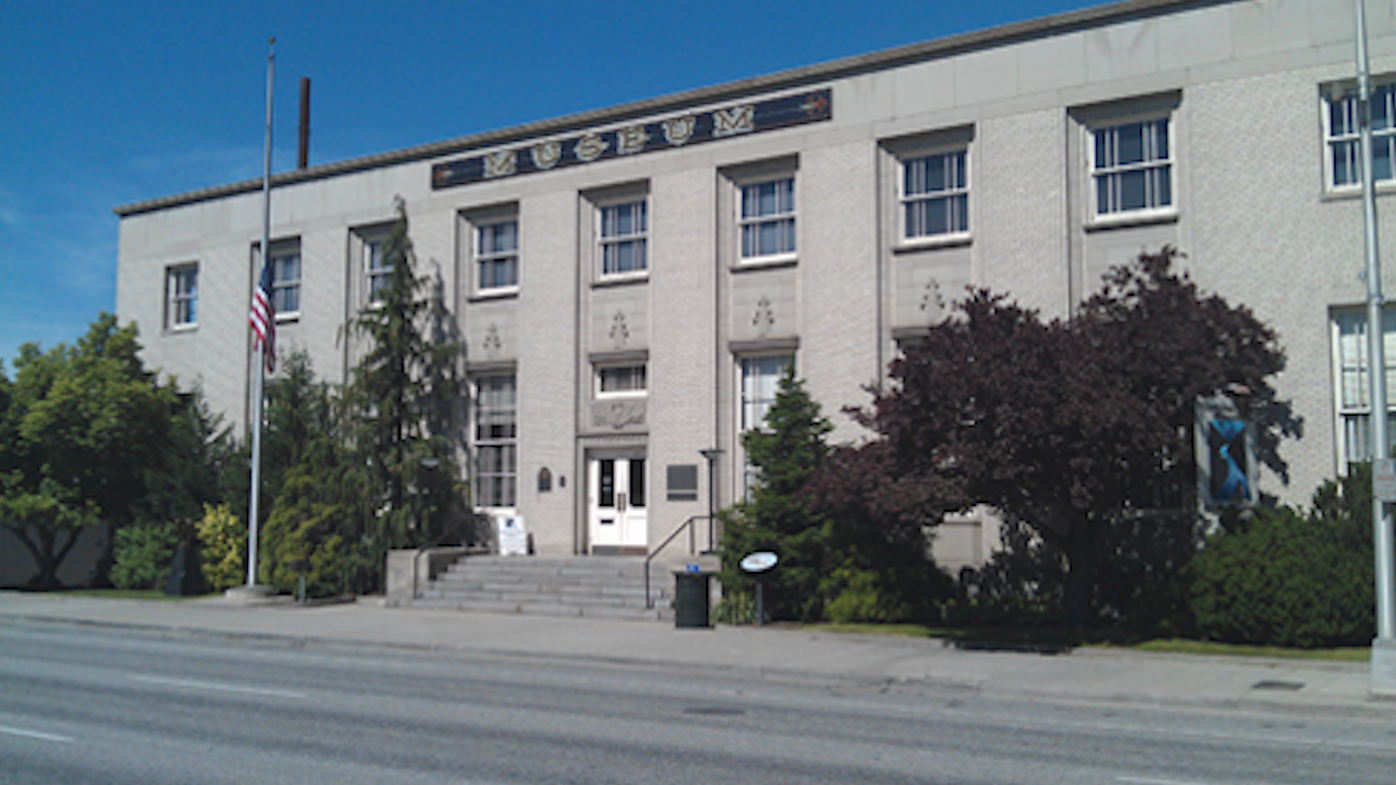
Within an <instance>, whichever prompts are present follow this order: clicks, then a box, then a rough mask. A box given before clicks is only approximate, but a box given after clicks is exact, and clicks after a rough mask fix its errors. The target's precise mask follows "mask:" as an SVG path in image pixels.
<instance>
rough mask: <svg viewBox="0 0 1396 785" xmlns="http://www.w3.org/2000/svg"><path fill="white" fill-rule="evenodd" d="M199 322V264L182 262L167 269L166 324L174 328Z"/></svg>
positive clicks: (181, 327)
mask: <svg viewBox="0 0 1396 785" xmlns="http://www.w3.org/2000/svg"><path fill="white" fill-rule="evenodd" d="M198 323H199V265H198V264H182V265H179V266H177V267H170V268H168V269H167V270H166V271H165V324H166V325H167V326H168V327H169V328H170V329H174V330H179V329H185V328H189V327H193V326H195V325H197V324H198Z"/></svg>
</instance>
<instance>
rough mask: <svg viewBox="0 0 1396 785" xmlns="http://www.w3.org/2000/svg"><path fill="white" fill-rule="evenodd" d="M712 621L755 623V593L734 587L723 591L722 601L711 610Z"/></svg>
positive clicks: (721, 622)
mask: <svg viewBox="0 0 1396 785" xmlns="http://www.w3.org/2000/svg"><path fill="white" fill-rule="evenodd" d="M713 621H716V622H718V623H719V624H755V623H756V597H755V595H753V594H751V593H750V592H746V591H740V590H735V589H733V590H728V591H726V592H724V593H723V595H722V601H721V602H719V603H718V604H717V608H716V610H714V611H713Z"/></svg>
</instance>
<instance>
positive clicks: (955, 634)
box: [804, 624, 1371, 662]
mask: <svg viewBox="0 0 1396 785" xmlns="http://www.w3.org/2000/svg"><path fill="white" fill-rule="evenodd" d="M804 629H810V630H819V631H823V632H843V633H855V634H860V635H901V636H906V637H912V638H939V639H941V640H944V641H946V642H947V643H949V644H952V645H956V646H961V647H964V648H974V649H1003V650H1020V651H1038V652H1043V653H1060V652H1066V651H1070V650H1071V649H1075V648H1080V647H1101V648H1120V649H1128V650H1133V651H1149V652H1166V653H1175V654H1206V655H1225V656H1236V657H1279V658H1292V659H1307V660H1338V661H1342V662H1367V661H1368V660H1369V659H1371V649H1369V648H1368V647H1366V646H1352V647H1340V648H1330V649H1289V648H1284V647H1281V646H1247V645H1242V644H1234V643H1217V642H1214V641H1198V640H1190V639H1187V638H1144V637H1139V636H1128V635H1126V634H1124V633H1120V632H1117V631H1111V630H1069V629H1064V628H1060V627H981V628H969V627H925V626H922V625H919V624H811V625H806V626H805V627H804Z"/></svg>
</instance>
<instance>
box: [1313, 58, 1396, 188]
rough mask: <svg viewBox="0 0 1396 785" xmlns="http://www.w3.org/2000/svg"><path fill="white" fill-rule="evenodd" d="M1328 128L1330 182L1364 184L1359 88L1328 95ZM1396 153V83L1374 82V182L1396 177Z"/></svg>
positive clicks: (1326, 102)
mask: <svg viewBox="0 0 1396 785" xmlns="http://www.w3.org/2000/svg"><path fill="white" fill-rule="evenodd" d="M1324 103H1325V104H1326V107H1327V110H1328V111H1327V112H1325V113H1324V115H1325V116H1324V126H1325V132H1326V134H1327V137H1328V160H1327V162H1326V163H1327V169H1328V185H1329V187H1330V188H1342V187H1344V186H1355V185H1361V184H1362V163H1361V154H1362V150H1361V143H1360V140H1359V138H1358V134H1359V132H1360V130H1361V127H1360V125H1359V119H1360V111H1361V102H1359V101H1358V100H1357V93H1356V91H1355V90H1349V91H1346V92H1343V93H1340V94H1337V93H1336V91H1335V94H1334V95H1330V96H1328V97H1326V98H1325V99H1324ZM1394 157H1396V83H1393V84H1383V85H1373V86H1372V171H1373V173H1374V174H1375V177H1374V178H1373V182H1377V183H1380V182H1382V181H1390V180H1392V179H1396V174H1394V173H1393V171H1392V163H1391V162H1392V159H1393V158H1394Z"/></svg>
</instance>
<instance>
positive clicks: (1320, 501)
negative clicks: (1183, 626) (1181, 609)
mask: <svg viewBox="0 0 1396 785" xmlns="http://www.w3.org/2000/svg"><path fill="white" fill-rule="evenodd" d="M1364 482H1365V478H1364V477H1362V476H1360V475H1359V476H1356V477H1353V478H1349V479H1345V480H1344V481H1343V484H1342V486H1341V487H1337V486H1334V485H1333V484H1331V483H1330V484H1329V485H1327V486H1325V488H1323V489H1320V491H1319V492H1318V493H1317V494H1316V495H1315V508H1314V510H1313V512H1311V513H1310V514H1308V515H1304V514H1301V513H1299V512H1297V511H1295V510H1293V509H1289V508H1280V509H1272V508H1260V509H1257V510H1256V511H1255V512H1254V515H1253V516H1252V517H1251V519H1250V520H1249V521H1241V522H1238V523H1235V524H1233V525H1231V526H1230V527H1228V528H1226V529H1223V530H1222V531H1221V532H1218V533H1216V534H1214V535H1212V536H1211V537H1209V538H1208V540H1207V543H1206V545H1205V547H1204V548H1203V549H1202V551H1201V552H1200V553H1199V554H1198V555H1197V557H1196V558H1195V559H1194V560H1193V562H1192V565H1191V574H1192V582H1191V598H1192V610H1193V615H1194V618H1195V619H1196V621H1197V628H1198V632H1200V633H1201V634H1202V635H1203V636H1204V637H1207V638H1210V639H1214V640H1220V641H1226V642H1230V643H1251V644H1270V645H1276V646H1296V647H1306V648H1307V647H1317V646H1344V645H1348V646H1352V645H1365V644H1367V643H1369V642H1371V640H1372V636H1373V635H1374V634H1375V612H1374V595H1373V570H1374V567H1373V556H1372V542H1371V519H1370V517H1369V516H1370V510H1371V506H1370V502H1368V503H1363V501H1362V499H1363V496H1362V485H1363V484H1364ZM1368 487H1370V486H1368ZM1367 493H1368V495H1367V496H1366V498H1367V499H1370V491H1368V492H1367ZM1343 500H1345V501H1343Z"/></svg>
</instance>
